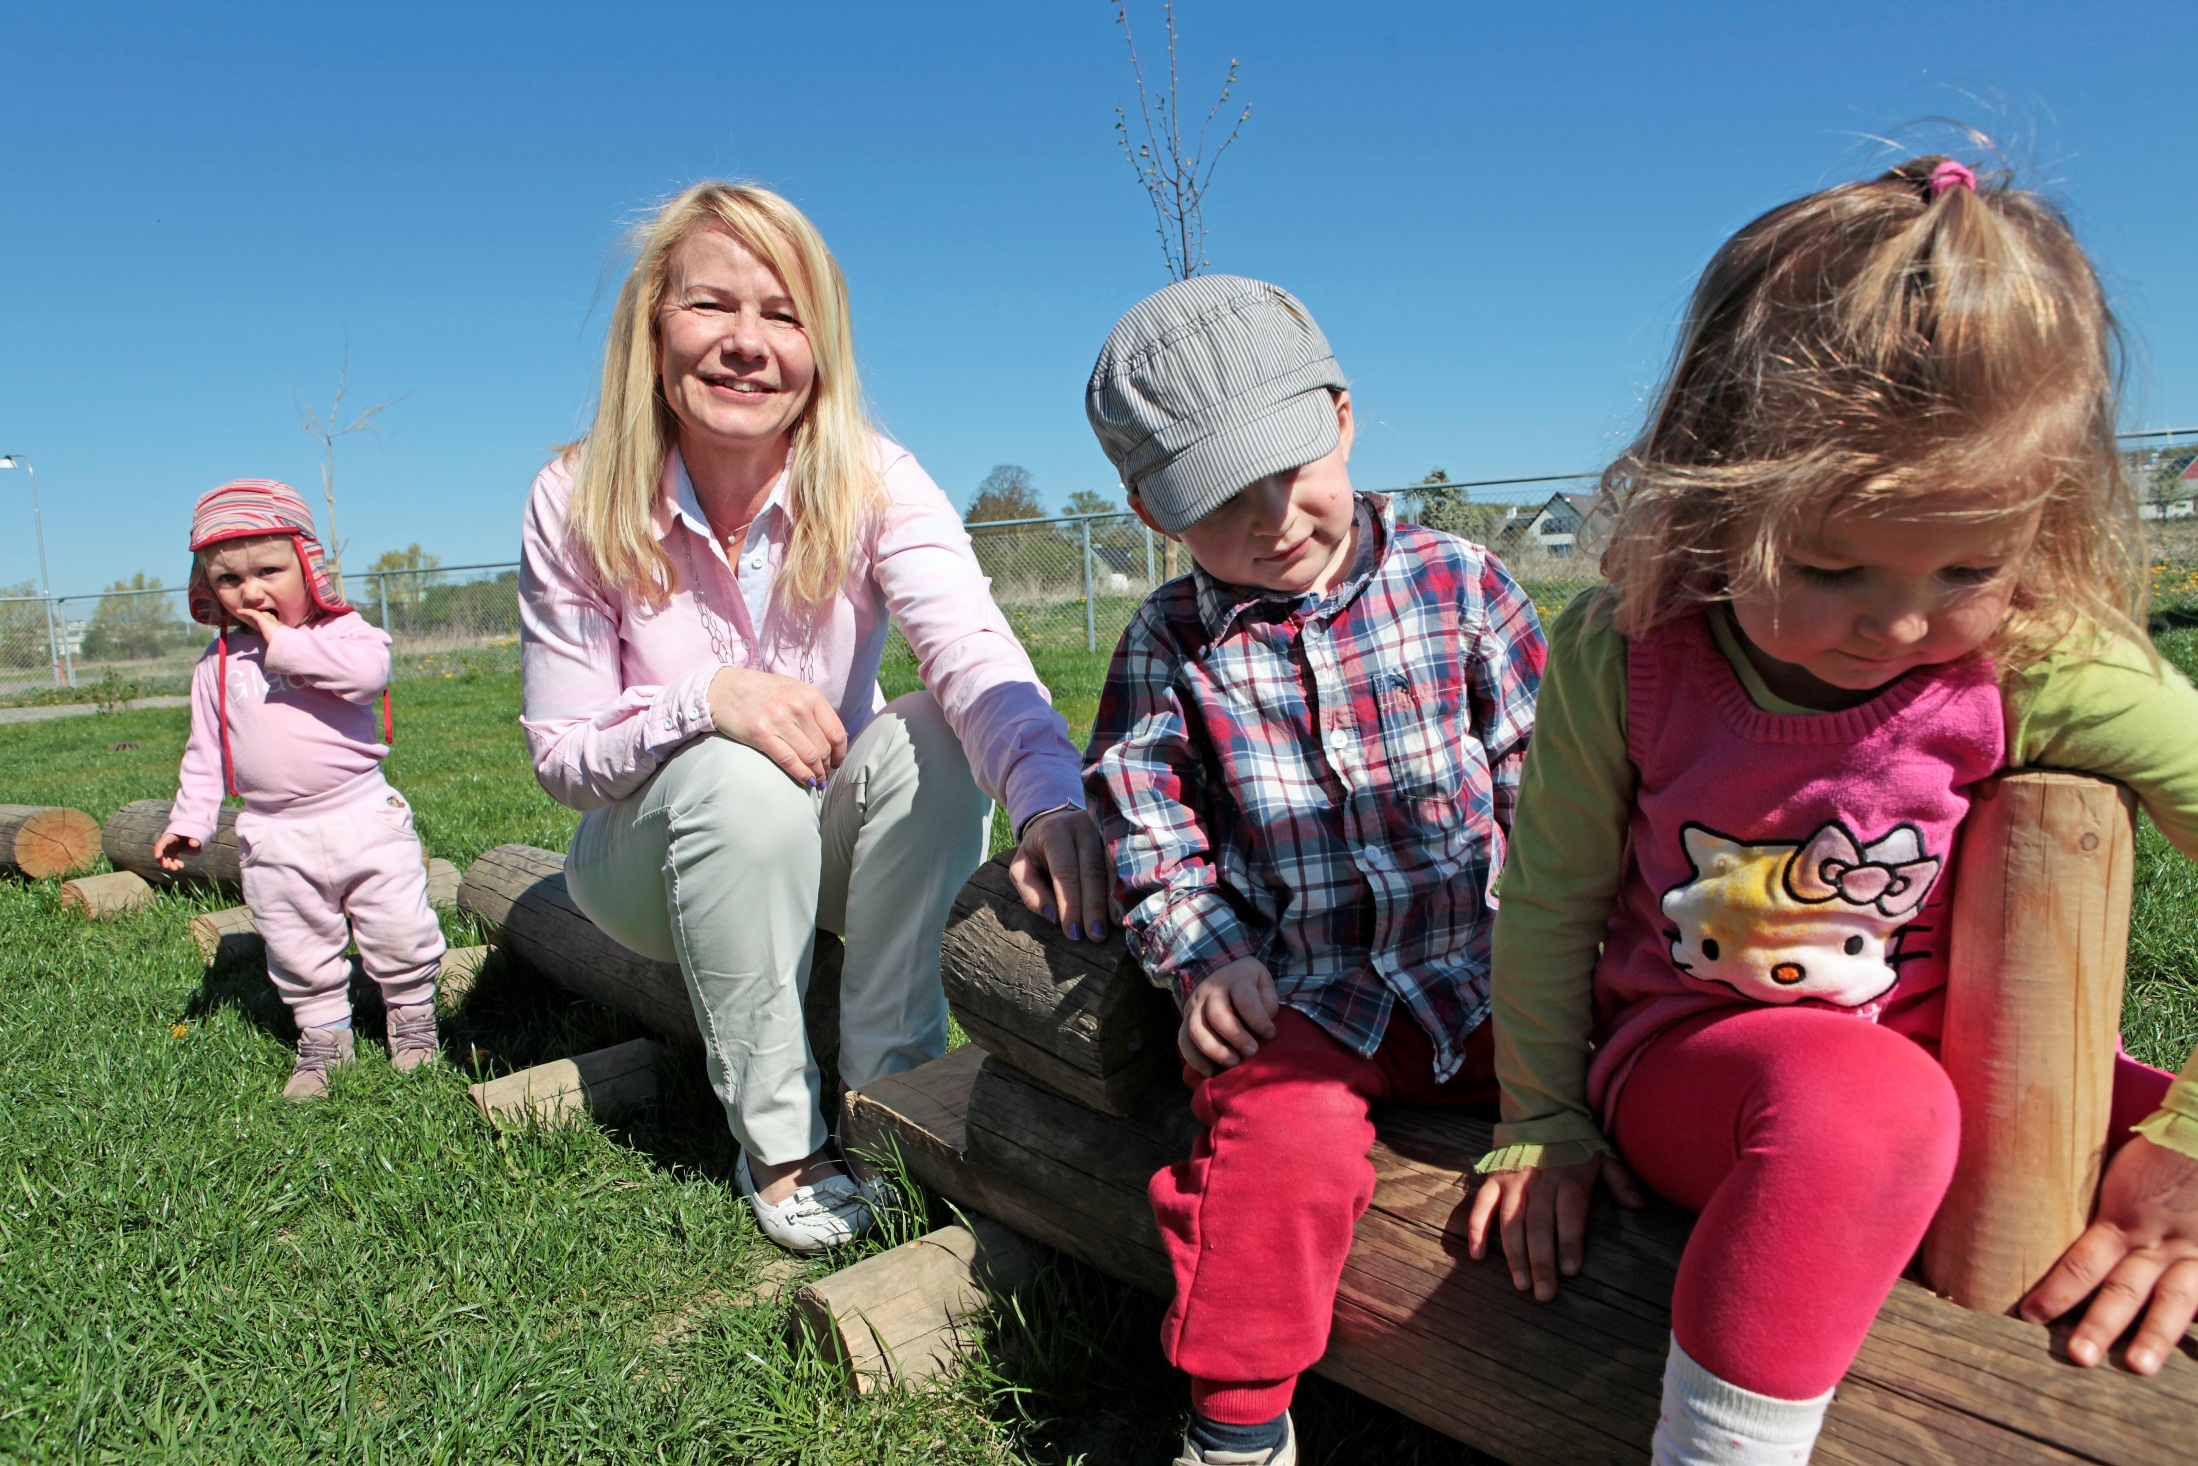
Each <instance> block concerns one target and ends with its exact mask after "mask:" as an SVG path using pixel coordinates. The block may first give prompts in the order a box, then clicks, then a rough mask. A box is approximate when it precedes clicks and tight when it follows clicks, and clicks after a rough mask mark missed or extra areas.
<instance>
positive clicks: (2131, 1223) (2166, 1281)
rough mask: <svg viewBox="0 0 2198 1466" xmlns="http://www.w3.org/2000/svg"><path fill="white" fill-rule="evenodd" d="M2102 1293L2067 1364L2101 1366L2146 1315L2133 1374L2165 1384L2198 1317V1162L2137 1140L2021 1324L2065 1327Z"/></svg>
mask: <svg viewBox="0 0 2198 1466" xmlns="http://www.w3.org/2000/svg"><path fill="white" fill-rule="evenodd" d="M2094 1288H2096V1289H2097V1290H2098V1294H2099V1296H2098V1297H2097V1298H2094V1299H2093V1300H2092V1302H2091V1307H2090V1308H2089V1309H2088V1310H2087V1311H2086V1312H2085V1314H2084V1319H2083V1322H2082V1323H2080V1324H2078V1325H2077V1326H2076V1332H2075V1333H2074V1334H2073V1335H2072V1336H2071V1337H2070V1338H2069V1341H2068V1357H2069V1358H2071V1359H2073V1360H2075V1361H2076V1362H2077V1363H2078V1364H2081V1365H2083V1366H2085V1367H2086V1368H2089V1367H2090V1366H2091V1365H2094V1364H2097V1363H2098V1362H2099V1361H2100V1360H2102V1359H2104V1358H2105V1357H2106V1351H2107V1349H2108V1348H2109V1347H2111V1346H2112V1344H2113V1343H2114V1341H2115V1340H2116V1339H2118V1338H2120V1337H2121V1336H2122V1330H2124V1329H2126V1328H2128V1327H2129V1325H2130V1321H2131V1320H2132V1319H2134V1318H2136V1317H2137V1315H2138V1313H2139V1312H2140V1311H2143V1312H2144V1315H2145V1322H2144V1327H2143V1328H2141V1329H2139V1330H2138V1331H2137V1337H2136V1338H2134V1339H2132V1340H2131V1341H2130V1344H2129V1354H2128V1359H2129V1367H2130V1369H2131V1370H2132V1371H2134V1372H2135V1373H2138V1374H2158V1373H2159V1372H2160V1368H2161V1366H2162V1365H2164V1364H2166V1363H2167V1358H2168V1355H2169V1354H2170V1353H2172V1352H2173V1351H2174V1349H2175V1346H2176V1345H2177V1344H2179V1343H2180V1342H2181V1341H2182V1338H2183V1331H2184V1330H2185V1329H2188V1328H2189V1327H2190V1321H2191V1317H2192V1315H2193V1314H2194V1313H2198V1160H2193V1159H2191V1158H2190V1157H2189V1156H2186V1155H2184V1154H2183V1153H2182V1152H2181V1151H2177V1150H2169V1149H2168V1148H2167V1147H2166V1146H2164V1145H2154V1144H2153V1143H2152V1142H2151V1141H2149V1140H2147V1139H2145V1138H2144V1137H2143V1136H2142V1135H2139V1136H2136V1137H2134V1138H2132V1139H2131V1140H2130V1142H2129V1143H2128V1144H2127V1145H2125V1146H2123V1147H2122V1149H2121V1151H2120V1153H2119V1154H2117V1155H2116V1156H2115V1157H2114V1160H2113V1162H2112V1163H2111V1164H2109V1165H2108V1166H2107V1168H2106V1179H2105V1180H2104V1181H2103V1182H2101V1183H2100V1185H2099V1218H2098V1220H2097V1221H2095V1222H2093V1223H2092V1224H2091V1225H2090V1226H2089V1227H2087V1228H2085V1229H2084V1234H2083V1235H2082V1236H2081V1237H2078V1238H2077V1239H2076V1240H2075V1242H2074V1243H2072V1244H2071V1245H2070V1246H2069V1249H2068V1251H2066V1252H2064V1253H2062V1254H2061V1260H2060V1261H2059V1262H2056V1263H2055V1264H2053V1270H2052V1271H2051V1272H2049V1273H2047V1274H2046V1275H2045V1278H2044V1280H2043V1281H2042V1282H2040V1283H2039V1284H2038V1286H2037V1287H2035V1288H2032V1289H2031V1290H2030V1294H2029V1296H2028V1297H2026V1298H2024V1299H2023V1301H2022V1316H2023V1317H2024V1318H2026V1319H2029V1320H2030V1321H2031V1322H2032V1323H2045V1322H2048V1321H2049V1320H2052V1319H2056V1318H2059V1317H2060V1316H2061V1315H2062V1314H2064V1313H2066V1312H2068V1311H2069V1310H2070V1309H2072V1308H2074V1307H2075V1306H2076V1305H2077V1304H2079V1303H2081V1302H2082V1301H2083V1300H2084V1296H2085V1295H2086V1294H2088V1293H2090V1292H2091V1291H2092V1290H2093V1289H2094ZM2148 1301H2149V1304H2150V1307H2149V1308H2147V1303H2148Z"/></svg>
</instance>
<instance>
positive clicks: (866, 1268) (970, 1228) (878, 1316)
mask: <svg viewBox="0 0 2198 1466" xmlns="http://www.w3.org/2000/svg"><path fill="white" fill-rule="evenodd" d="M1038 1267H1039V1252H1038V1250H1037V1249H1036V1248H1035V1247H1034V1246H1033V1245H1032V1244H1030V1243H1028V1242H1025V1241H1024V1240H1023V1238H1021V1237H1020V1236H1018V1235H1017V1234H1016V1233H1015V1232H1014V1231H1013V1230H1011V1229H1010V1228H1008V1227H1005V1226H1003V1225H1001V1224H1000V1223H998V1222H996V1221H993V1220H992V1219H991V1218H989V1217H985V1216H979V1215H976V1214H974V1213H971V1214H967V1216H966V1225H962V1226H953V1227H941V1228H939V1229H938V1230H937V1231H934V1232H931V1233H928V1234H926V1235H925V1236H922V1237H919V1238H917V1239H916V1240H915V1241H913V1242H904V1243H902V1244H901V1245H900V1246H898V1247H895V1248H892V1249H890V1250H888V1251H885V1252H881V1253H878V1254H877V1255H875V1256H873V1257H867V1258H864V1259H863V1260H862V1261H861V1262H858V1263H856V1264H855V1265H854V1266H853V1267H848V1268H843V1269H841V1270H840V1271H839V1272H836V1273H833V1274H832V1275H831V1276H829V1277H825V1278H819V1279H818V1280H817V1281H815V1282H813V1283H810V1284H808V1285H807V1286H805V1287H803V1288H802V1289H801V1290H800V1291H799V1292H797V1293H795V1295H794V1316H793V1319H792V1320H791V1327H792V1328H793V1329H795V1330H796V1331H798V1332H799V1333H801V1334H803V1335H805V1336H806V1337H807V1338H808V1339H809V1341H810V1342H811V1343H812V1344H813V1345H814V1346H815V1347H816V1349H817V1352H818V1353H819V1354H821V1355H822V1356H823V1357H824V1358H825V1359H826V1360H828V1361H830V1362H831V1363H832V1364H833V1365H835V1366H836V1367H837V1368H838V1369H839V1371H840V1373H841V1378H842V1380H843V1382H844V1383H845V1384H846V1386H847V1388H849V1389H851V1390H853V1391H855V1392H856V1393H858V1394H870V1393H873V1392H875V1391H878V1390H882V1389H888V1388H892V1387H894V1386H901V1387H908V1386H914V1385H920V1384H923V1383H924V1382H926V1381H929V1380H933V1379H936V1378H938V1377H940V1376H942V1375H945V1374H947V1373H949V1372H951V1371H952V1369H953V1368H954V1366H955V1365H956V1363H958V1362H959V1361H960V1360H961V1359H962V1358H963V1357H964V1356H965V1355H966V1354H967V1353H968V1352H969V1350H970V1347H971V1345H972V1344H973V1343H974V1342H975V1325H976V1323H977V1321H978V1320H979V1318H980V1317H981V1316H982V1315H983V1313H984V1312H985V1310H986V1309H987V1308H988V1307H990V1306H991V1305H992V1304H993V1303H995V1302H997V1301H999V1300H1001V1299H1003V1298H1006V1297H1008V1296H1010V1295H1012V1294H1014V1293H1016V1292H1019V1291H1020V1290H1022V1289H1023V1288H1025V1287H1027V1286H1029V1284H1030V1281H1031V1280H1032V1279H1033V1278H1034V1277H1036V1276H1037V1271H1038Z"/></svg>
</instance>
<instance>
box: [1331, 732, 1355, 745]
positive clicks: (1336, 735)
mask: <svg viewBox="0 0 2198 1466" xmlns="http://www.w3.org/2000/svg"><path fill="white" fill-rule="evenodd" d="M1328 746H1329V747H1330V748H1349V747H1350V746H1351V735H1350V734H1348V733H1346V732H1344V731H1343V730H1342V729H1341V728H1337V729H1334V730H1332V731H1331V732H1330V733H1329V734H1328Z"/></svg>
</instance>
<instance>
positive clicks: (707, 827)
mask: <svg viewBox="0 0 2198 1466" xmlns="http://www.w3.org/2000/svg"><path fill="white" fill-rule="evenodd" d="M991 822H992V801H991V800H990V799H988V798H987V797H986V796H985V795H984V794H983V793H982V792H980V791H979V790H978V788H977V784H976V781H975V780H974V779H973V778H972V777H971V776H970V772H969V760H968V759H967V758H966V757H965V756H964V755H963V753H962V746H961V743H960V742H959V741H958V740H957V739H956V738H955V736H954V731H953V730H952V729H951V728H949V727H948V726H947V723H946V718H945V715H944V714H942V713H941V712H940V711H939V705H938V703H937V702H936V701H935V700H934V699H933V698H932V696H931V694H930V693H928V692H912V693H909V694H908V695H907V696H905V697H898V698H895V699H894V700H893V701H892V702H890V703H888V704H887V705H886V707H885V710H884V711H883V712H881V713H879V714H878V716H877V717H876V718H875V719H873V720H872V721H871V723H870V726H869V727H867V728H865V729H863V730H862V733H861V735H860V736H859V737H857V738H856V739H855V741H854V744H853V746H852V747H850V748H849V749H848V751H847V761H846V762H845V763H843V764H841V765H840V766H839V768H838V769H837V770H835V771H834V772H833V774H832V777H831V779H830V780H829V781H828V782H827V783H826V785H825V787H824V789H823V790H822V791H814V790H810V789H807V788H804V787H803V786H801V785H799V784H796V783H795V782H794V781H793V780H792V779H789V778H788V777H787V776H786V775H785V773H783V772H782V771H781V770H780V769H779V767H778V766H777V765H776V764H774V763H772V762H771V761H770V760H769V759H768V758H765V757H764V756H763V755H762V754H760V753H758V752H756V751H755V750H754V749H752V748H750V747H748V746H747V745H746V744H742V743H735V742H733V741H732V740H731V739H729V738H718V737H710V738H701V739H697V740H696V741H695V742H693V743H690V744H688V745H687V746H686V747H685V748H682V749H681V750H680V751H679V752H678V753H676V754H674V755H673V756H672V757H671V759H670V760H669V761H668V762H667V763H666V764H665V765H664V766H663V767H662V768H660V769H658V770H657V771H656V773H655V774H654V775H653V776H652V777H651V778H650V780H649V782H648V783H646V784H644V785H642V786H641V787H640V788H639V789H638V790H636V791H635V792H634V793H632V794H630V795H628V796H627V797H626V798H625V799H622V800H620V801H619V802H618V803H616V804H613V805H610V806H607V807H605V808H602V809H595V810H590V811H589V812H588V814H587V815H586V817H584V818H583V819H582V820H581V821H580V829H579V832H578V833H577V834H575V835H574V836H573V841H572V851H571V853H570V855H568V856H567V857H566V861H565V883H566V886H567V888H568V889H569V890H570V891H571V893H572V898H573V901H574V903H575V904H577V905H578V906H579V907H580V909H581V910H582V911H584V912H586V913H587V915H588V918H589V919H590V920H591V921H593V922H594V923H595V924H596V925H597V926H599V927H601V928H602V929H603V930H604V931H605V932H607V933H608V934H609V935H610V936H612V937H613V938H615V939H616V940H617V941H618V942H619V943H620V944H621V945H623V946H626V947H629V948H631V949H632V950H634V951H636V952H639V953H641V954H642V955H643V956H645V957H654V958H656V959H657V960H658V961H662V962H677V963H678V964H679V966H680V970H681V971H682V972H683V973H685V974H686V978H687V995H688V997H689V998H690V999H692V1000H693V1002H694V1010H695V1021H696V1022H697V1023H698V1024H699V1025H700V1026H701V1029H702V1034H703V1044H704V1048H705V1050H706V1052H707V1055H708V1060H709V1073H710V1086H711V1088H712V1089H714V1090H715V1091H716V1092H717V1097H718V1100H719V1101H720V1102H721V1103H722V1104H723V1105H724V1106H725V1118H726V1121H727V1123H728V1124H730V1125H731V1127H732V1131H733V1138H734V1139H736V1140H738V1141H739V1142H740V1145H741V1148H742V1149H743V1150H745V1151H747V1152H748V1153H749V1154H750V1155H752V1156H754V1157H755V1158H756V1159H757V1160H759V1161H762V1162H763V1163H765V1164H766V1165H783V1164H785V1163H786V1162H788V1161H796V1160H800V1159H801V1158H802V1157H803V1156H806V1155H808V1154H810V1153H811V1152H813V1151H815V1150H816V1149H817V1148H818V1147H819V1146H821V1145H823V1144H824V1141H825V1130H824V1121H823V1118H822V1116H821V1115H820V1114H819V1112H818V1108H817V1106H818V1101H819V1099H820V1098H821V1077H820V1075H819V1073H818V1070H817V1062H816V1056H815V1055H814V1054H812V1053H810V1051H809V1040H808V1035H807V1034H806V1033H805V1032H804V1031H803V1028H802V999H803V997H804V995H805V994H806V993H807V991H808V987H809V962H810V957H811V955H812V953H813V951H814V948H815V945H816V929H817V928H818V927H820V926H821V927H823V928H824V929H825V930H827V931H836V932H838V933H839V934H840V935H841V936H842V937H843V938H844V939H845V941H846V943H847V951H846V965H845V967H844V969H843V970H842V975H841V978H840V1053H839V1067H840V1078H841V1079H842V1080H844V1081H845V1082H846V1083H847V1084H848V1085H849V1086H850V1087H852V1088H860V1087H861V1086H863V1085H865V1084H867V1083H869V1082H870V1081H871V1080H873V1079H878V1078H881V1077H883V1076H885V1075H887V1074H896V1073H898V1072H900V1071H901V1070H903V1069H911V1068H914V1067H915V1066H916V1065H918V1064H921V1063H924V1062H925V1061H926V1060H930V1059H935V1058H937V1057H938V1056H939V1055H940V1054H942V1053H944V1052H946V999H945V996H944V994H942V993H941V991H940V989H939V938H940V936H941V934H942V933H943V932H944V931H945V930H946V917H947V911H948V909H949V908H950V907H951V906H952V905H953V902H954V895H955V893H956V892H957V891H959V890H960V889H961V886H962V883H963V882H964V881H966V880H967V879H968V878H969V875H970V873H971V872H972V871H974V870H975V869H976V868H977V865H978V863H979V862H980V861H982V860H983V859H984V854H985V839H986V835H987V833H988V831H989V829H990V827H991Z"/></svg>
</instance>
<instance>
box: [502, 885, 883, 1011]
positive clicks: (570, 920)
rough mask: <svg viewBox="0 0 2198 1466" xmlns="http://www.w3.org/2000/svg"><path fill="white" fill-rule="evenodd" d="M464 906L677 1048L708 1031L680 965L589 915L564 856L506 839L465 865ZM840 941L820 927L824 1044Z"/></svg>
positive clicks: (514, 949) (542, 966)
mask: <svg viewBox="0 0 2198 1466" xmlns="http://www.w3.org/2000/svg"><path fill="white" fill-rule="evenodd" d="M458 909H459V910H460V911H464V912H467V913H468V914H470V915H472V916H474V917H476V918H478V919H479V920H480V921H481V922H482V923H483V924H484V925H486V926H487V927H489V928H490V929H491V930H492V931H493V932H495V934H496V936H495V943H496V945H497V946H498V947H500V948H501V949H503V950H504V951H506V952H509V953H510V954H511V955H512V956H514V957H517V958H518V959H519V960H520V961H522V962H524V963H526V964H527V965H528V966H529V967H531V968H533V969H534V970H535V971H537V972H539V973H541V974H542V975H543V976H544V977H546V978H548V979H549V980H550V981H551V982H554V983H556V984H557V985H558V986H559V987H561V988H563V989H565V990H566V991H567V992H569V993H573V994H576V995H577V996H579V997H583V998H592V999H594V1000H595V1001H596V1002H598V1003H603V1004H607V1005H608V1006H610V1007H613V1008H616V1009H617V1010H618V1011H619V1012H621V1013H624V1014H625V1015H626V1016H627V1017H629V1018H632V1019H634V1020H635V1021H637V1022H639V1023H642V1024H645V1025H647V1026H648V1027H649V1028H651V1029H654V1030H655V1031H656V1032H657V1033H660V1034H662V1035H663V1036H664V1037H665V1038H667V1039H669V1040H670V1041H671V1042H672V1043H673V1044H675V1045H677V1046H678V1047H680V1048H685V1049H695V1050H699V1049H700V1048H701V1047H702V1030H701V1029H700V1028H698V1027H697V1026H696V1025H695V1016H694V1005H693V1004H692V1002H690V1001H689V999H688V997H687V980H686V978H685V977H684V976H682V975H681V974H680V971H679V967H678V964H676V963H672V962H654V961H651V960H650V959H649V958H647V957H643V956H641V955H640V954H638V953H635V952H631V951H628V950H627V949H626V948H624V947H622V946H620V945H619V944H618V943H617V942H615V941H613V940H611V938H610V937H608V936H607V935H605V934H604V932H603V931H602V929H601V928H599V927H597V926H596V924H595V923H594V922H592V921H590V920H588V918H587V916H586V915H585V914H583V913H582V912H581V910H580V908H579V907H578V906H575V905H574V904H573V901H572V896H571V894H570V893H569V892H568V891H566V889H565V857H564V856H562V855H560V854H558V853H557V852H556V851H554V850H543V849H541V848H539V847H537V846H533V845H499V846H497V847H496V848H495V849H493V850H491V851H488V852H487V853H486V854H484V855H482V856H481V858H480V859H479V860H476V861H474V862H473V864H472V865H470V866H468V867H467V868H466V873H465V879H464V880H463V881H461V882H460V883H459V887H458ZM840 959H841V948H840V940H839V938H838V937H836V936H833V935H832V934H831V933H830V932H826V931H819V932H818V933H817V946H816V956H815V959H814V961H813V962H812V963H811V970H810V976H809V992H808V996H807V1000H806V1003H805V1005H804V1019H805V1021H806V1023H807V1025H808V1029H809V1041H810V1044H811V1046H812V1047H813V1048H815V1049H816V1050H817V1051H818V1052H819V1053H826V1052H831V1051H833V1050H835V1049H836V1048H837V1046H838V1042H839V979H840Z"/></svg>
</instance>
